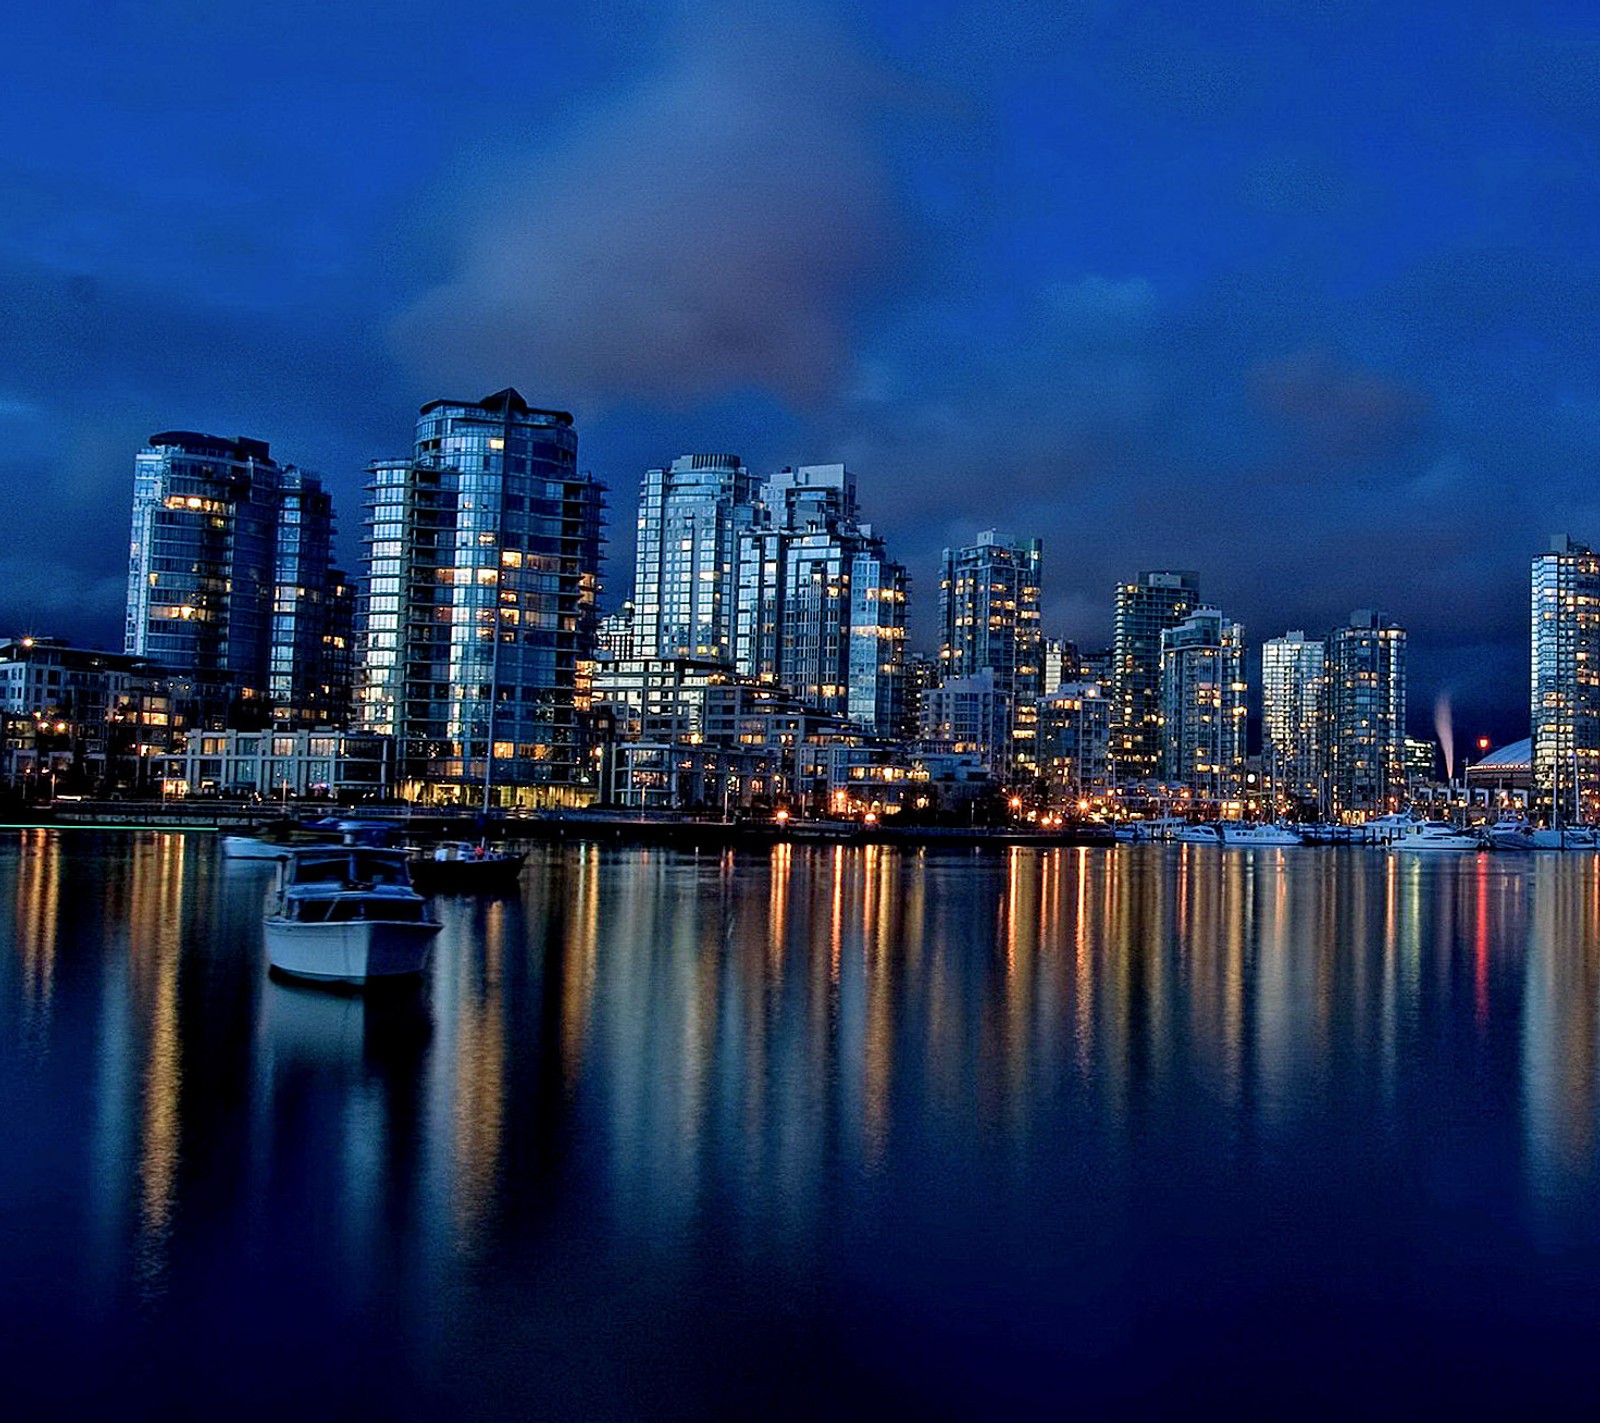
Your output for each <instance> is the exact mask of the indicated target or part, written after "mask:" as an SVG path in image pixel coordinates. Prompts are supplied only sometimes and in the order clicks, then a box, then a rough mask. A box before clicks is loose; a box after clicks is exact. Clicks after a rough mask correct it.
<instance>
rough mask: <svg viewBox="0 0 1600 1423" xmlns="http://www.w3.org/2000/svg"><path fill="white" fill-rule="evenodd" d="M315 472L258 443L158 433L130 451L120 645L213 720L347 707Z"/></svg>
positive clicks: (338, 590) (344, 629)
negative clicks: (184, 688) (166, 675)
mask: <svg viewBox="0 0 1600 1423" xmlns="http://www.w3.org/2000/svg"><path fill="white" fill-rule="evenodd" d="M333 527H334V520H333V506H332V502H331V501H330V499H329V497H328V495H327V492H326V491H325V490H324V489H323V486H322V481H321V480H320V478H318V476H316V475H314V474H310V473H308V472H306V471H304V470H300V469H297V468H295V467H294V466H293V465H280V464H278V463H277V461H275V460H274V459H273V458H272V456H271V453H270V450H269V447H268V446H267V445H266V444H265V443H264V442H263V441H260V440H249V439H243V438H239V439H232V440H229V439H221V438H218V437H216V436H213V435H202V434H197V433H195V432H193V431H188V430H168V431H164V432H162V433H160V434H156V435H152V436H151V437H150V443H149V445H148V447H147V448H145V449H143V450H141V451H140V452H139V454H138V455H137V456H136V457H135V460H134V493H133V524H132V537H131V540H130V546H129V559H128V602H127V622H126V626H125V630H124V637H123V645H124V649H125V650H126V651H127V652H128V653H129V654H130V655H133V656H137V657H144V658H148V659H149V660H151V661H152V662H155V663H158V664H159V665H160V666H162V667H163V668H165V669H166V670H167V671H169V672H170V673H171V674H172V675H173V676H174V677H175V678H180V679H184V680H186V681H187V682H188V683H189V684H190V685H192V686H193V687H194V688H195V689H196V690H195V696H196V698H197V700H198V701H199V702H200V703H202V704H203V705H204V711H203V713H202V715H203V718H204V719H206V720H212V721H215V720H218V719H221V718H229V719H235V720H242V721H244V722H247V723H258V724H259V723H265V722H267V721H279V722H293V723H303V724H307V725H310V724H328V723H338V722H340V721H342V720H343V719H344V718H345V716H346V715H347V714H348V708H349V696H350V694H349V682H348V678H349V673H350V662H349V644H350V629H349V615H350V603H349V600H348V597H347V596H345V595H344V594H343V592H342V590H343V588H344V582H343V578H342V575H340V574H339V573H338V571H337V570H336V569H335V568H334V566H333Z"/></svg>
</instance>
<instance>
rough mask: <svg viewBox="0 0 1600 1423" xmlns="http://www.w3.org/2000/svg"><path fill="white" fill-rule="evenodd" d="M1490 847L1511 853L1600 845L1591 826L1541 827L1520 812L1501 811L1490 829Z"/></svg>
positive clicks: (1583, 848)
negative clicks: (1506, 812) (1507, 813)
mask: <svg viewBox="0 0 1600 1423" xmlns="http://www.w3.org/2000/svg"><path fill="white" fill-rule="evenodd" d="M1487 840H1488V844H1489V848H1490V849H1491V850H1501V851H1506V852H1509V853H1512V854H1517V853H1525V852H1527V851H1529V850H1594V849H1597V848H1600V842H1597V841H1596V838H1595V832H1594V829H1593V827H1592V826H1588V825H1564V826H1557V827H1552V828H1550V829H1547V830H1541V829H1539V828H1537V827H1536V826H1533V825H1530V824H1529V823H1528V822H1527V820H1526V819H1524V818H1523V817H1522V816H1520V815H1502V816H1501V817H1500V818H1499V819H1498V820H1497V821H1495V823H1494V824H1493V825H1491V826H1490V827H1489V829H1488V833H1487Z"/></svg>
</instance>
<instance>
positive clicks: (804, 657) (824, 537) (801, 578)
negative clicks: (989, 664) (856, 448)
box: [734, 464, 910, 736]
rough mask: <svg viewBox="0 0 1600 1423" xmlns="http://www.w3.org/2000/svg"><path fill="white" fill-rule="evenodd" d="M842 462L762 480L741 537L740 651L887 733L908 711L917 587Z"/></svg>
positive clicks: (825, 706)
mask: <svg viewBox="0 0 1600 1423" xmlns="http://www.w3.org/2000/svg"><path fill="white" fill-rule="evenodd" d="M858 514H859V511H858V508H857V504H856V483H855V476H854V475H852V474H851V473H850V471H849V470H847V469H846V468H845V466H844V465H842V464H829V465H802V466H801V467H799V468H798V469H784V470H780V471H779V472H778V473H777V474H775V475H773V476H772V477H771V478H770V479H768V480H767V482H766V484H765V486H764V487H763V488H762V490H761V496H760V509H759V511H758V517H757V522H756V523H755V524H753V525H752V526H751V527H749V528H747V529H745V530H744V531H743V532H742V533H741V535H740V540H739V581H738V609H737V615H736V618H735V624H734V660H735V664H736V666H737V667H738V670H739V671H740V672H742V673H744V674H745V675H747V676H751V677H756V678H759V679H761V680H762V681H764V682H773V683H777V684H779V685H781V686H783V687H787V688H788V689H789V690H790V691H791V692H793V693H794V694H795V695H796V696H797V697H800V698H802V699H803V700H804V701H805V702H807V703H809V704H810V705H811V706H814V707H817V708H820V709H821V710H823V711H825V712H828V713H831V714H833V715H836V716H842V717H848V718H849V719H850V720H851V721H852V722H854V723H856V724H857V725H858V726H860V727H862V728H863V729H864V730H866V731H870V732H872V733H874V734H876V735H880V736H894V735H897V734H898V733H899V732H900V731H901V730H902V729H903V726H904V722H905V714H906V691H907V687H906V653H905V636H906V610H907V597H908V592H909V587H910V582H909V579H908V578H907V576H906V571H905V568H904V566H903V565H902V564H900V563H898V562H896V561H895V560H894V559H892V558H890V557H889V554H888V550H887V548H886V547H885V545H884V542H883V540H882V539H881V538H880V537H878V535H877V534H875V533H874V532H873V529H872V526H871V525H870V524H863V523H861V522H860V521H859V517H858Z"/></svg>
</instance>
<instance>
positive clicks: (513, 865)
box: [410, 840, 527, 894]
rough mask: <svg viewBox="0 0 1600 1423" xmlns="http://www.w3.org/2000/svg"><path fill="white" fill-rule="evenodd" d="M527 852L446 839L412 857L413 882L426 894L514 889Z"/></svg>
mask: <svg viewBox="0 0 1600 1423" xmlns="http://www.w3.org/2000/svg"><path fill="white" fill-rule="evenodd" d="M526 859H527V855H526V854H524V853H523V852H521V851H516V850H492V849H490V848H489V847H488V846H487V845H484V844H482V843H481V842H480V843H477V844H473V843H471V842H469V841H465V840H446V841H443V842H441V843H440V844H438V845H435V846H434V847H433V849H432V850H431V851H429V852H427V853H426V854H421V855H413V856H412V857H411V862H410V863H411V882H412V883H413V884H414V885H416V887H417V888H418V889H419V890H421V891H422V892H423V893H424V894H496V893H503V892H504V891H507V890H511V889H515V888H516V884H517V876H518V875H520V874H521V873H522V863H523V861H524V860H526Z"/></svg>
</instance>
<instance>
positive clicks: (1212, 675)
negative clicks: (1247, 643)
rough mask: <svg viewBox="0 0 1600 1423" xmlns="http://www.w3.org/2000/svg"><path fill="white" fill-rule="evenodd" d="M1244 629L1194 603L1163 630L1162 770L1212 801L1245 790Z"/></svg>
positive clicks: (1217, 613)
mask: <svg viewBox="0 0 1600 1423" xmlns="http://www.w3.org/2000/svg"><path fill="white" fill-rule="evenodd" d="M1245 694H1246V687H1245V681H1244V629H1243V628H1242V627H1241V626H1240V625H1239V624H1238V623H1235V622H1230V621H1228V619H1227V618H1225V617H1223V615H1222V613H1221V611H1220V610H1218V609H1216V608H1206V607H1202V608H1196V609H1195V611H1194V612H1192V613H1190V614H1189V616H1188V617H1187V618H1185V619H1184V620H1183V621H1182V622H1181V623H1179V624H1178V625H1177V626H1176V627H1172V628H1168V629H1166V630H1165V631H1164V632H1163V633H1162V634H1161V723H1162V731H1163V733H1164V737H1165V743H1166V749H1165V753H1164V756H1163V760H1162V767H1163V774H1164V775H1165V777H1166V778H1167V779H1168V780H1169V781H1176V782H1178V783H1180V784H1182V785H1186V786H1188V787H1189V788H1190V789H1191V790H1192V791H1193V792H1194V793H1195V794H1196V795H1197V796H1200V797H1202V798H1203V799H1205V800H1207V801H1210V802H1211V803H1212V804H1213V805H1215V804H1216V803H1218V802H1221V801H1225V800H1233V799H1236V798H1237V797H1238V796H1239V795H1240V794H1241V792H1242V790H1243V785H1244V761H1245V710H1246V707H1245Z"/></svg>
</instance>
